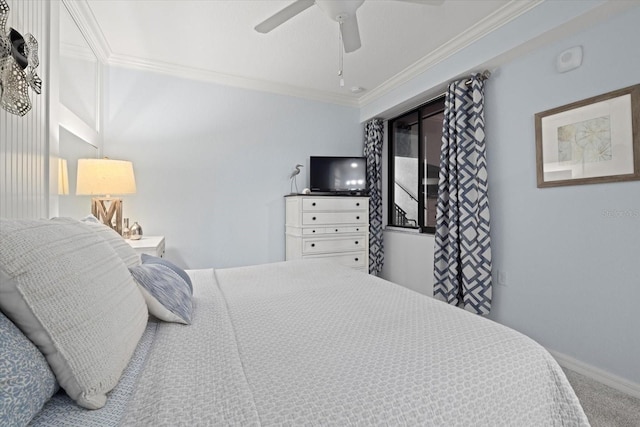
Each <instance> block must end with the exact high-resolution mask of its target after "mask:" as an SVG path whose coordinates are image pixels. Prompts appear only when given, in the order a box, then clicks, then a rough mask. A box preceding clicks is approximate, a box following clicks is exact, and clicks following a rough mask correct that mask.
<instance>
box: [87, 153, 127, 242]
mask: <svg viewBox="0 0 640 427" xmlns="http://www.w3.org/2000/svg"><path fill="white" fill-rule="evenodd" d="M135 192H136V180H135V176H134V174H133V164H132V163H131V162H128V161H126V160H112V159H108V158H104V159H78V176H77V185H76V194H77V195H90V196H98V195H100V196H102V197H93V198H92V199H91V213H92V214H93V216H95V217H96V218H98V220H100V221H101V222H102V223H104V224H106V225H108V226H109V227H111V228H113V229H114V230H116V231H117V232H118V234H120V235H122V199H119V198H117V197H112V195H121V194H134V193H135Z"/></svg>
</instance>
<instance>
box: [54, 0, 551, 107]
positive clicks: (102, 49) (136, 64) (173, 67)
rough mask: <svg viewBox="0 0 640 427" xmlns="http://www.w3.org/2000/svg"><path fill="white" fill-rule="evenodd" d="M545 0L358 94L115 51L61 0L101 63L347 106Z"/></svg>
mask: <svg viewBox="0 0 640 427" xmlns="http://www.w3.org/2000/svg"><path fill="white" fill-rule="evenodd" d="M544 1H545V0H531V1H520V0H511V1H510V2H509V3H507V4H506V5H504V6H503V7H501V8H500V9H498V10H497V11H495V12H494V13H492V14H491V15H489V16H487V17H486V18H484V19H482V20H481V21H479V22H478V23H476V24H475V25H473V26H471V27H469V29H467V30H466V31H465V32H463V33H462V34H460V35H458V36H456V37H454V38H453V39H451V40H449V41H448V42H447V43H445V44H444V45H442V46H440V47H439V48H438V49H436V50H435V51H433V52H431V53H430V54H428V55H427V56H425V57H423V58H421V59H420V60H418V61H416V62H415V63H413V64H412V65H410V66H409V67H407V68H405V69H404V70H402V71H401V72H399V73H397V74H396V75H394V76H393V77H391V78H390V79H388V80H386V81H385V82H384V83H382V84H381V85H379V86H377V87H376V88H374V89H371V90H369V91H368V92H366V93H364V94H362V95H361V96H360V97H355V96H353V95H341V94H336V93H332V92H326V91H320V90H314V89H307V88H302V87H298V86H293V85H287V84H282V83H275V82H268V81H264V80H259V79H253V78H248V77H243V76H237V75H230V74H224V73H219V72H215V71H210V70H202V69H197V68H191V67H185V66H182V65H177V64H170V63H162V62H159V61H151V60H147V59H143V58H139V57H132V56H127V55H120V54H115V53H113V51H112V50H111V48H110V46H109V43H108V42H107V40H106V38H105V37H104V34H103V33H102V30H101V29H100V26H99V25H98V22H97V21H96V19H95V16H94V15H93V12H92V11H91V7H90V6H89V4H88V3H87V1H86V0H62V3H63V4H64V5H65V6H66V7H67V9H68V10H69V12H70V14H71V16H72V18H73V19H74V21H75V22H76V23H77V24H78V27H79V28H80V31H81V32H82V34H83V35H84V37H85V38H86V39H87V42H88V43H89V46H90V47H91V49H92V50H93V51H94V52H95V53H96V56H97V57H98V60H99V61H100V62H101V63H103V64H108V65H113V66H119V67H124V68H130V69H137V70H143V71H152V72H156V73H162V74H166V75H172V76H176V77H181V78H185V79H194V80H199V81H206V82H212V83H217V84H221V85H227V86H233V87H238V88H244V89H251V90H257V91H262V92H269V93H274V94H279V95H287V96H294V97H298V98H305V99H311V100H315V101H321V102H328V103H333V104H339V105H345V106H349V107H363V106H365V105H367V104H369V103H370V102H372V101H374V100H376V99H378V98H380V97H382V96H383V95H385V94H387V93H388V92H390V91H392V90H393V89H395V88H397V87H398V86H400V85H402V84H403V83H406V82H407V81H409V80H411V79H413V78H415V77H416V76H418V75H420V74H422V73H424V72H425V71H427V70H428V69H430V68H431V67H433V66H435V65H436V64H438V63H440V62H442V61H443V60H445V59H447V58H448V57H450V56H452V55H454V54H456V53H457V52H459V51H460V50H462V49H464V48H465V47H467V46H469V45H470V44H472V43H474V42H476V41H478V40H479V39H481V38H482V37H484V36H486V35H487V34H489V33H491V32H492V31H494V30H496V29H498V28H500V27H501V26H503V25H505V24H506V23H508V22H510V21H511V20H513V19H515V18H517V17H518V16H520V15H522V14H524V13H526V12H527V11H529V10H531V9H533V8H535V7H536V6H538V5H540V4H541V3H543V2H544Z"/></svg>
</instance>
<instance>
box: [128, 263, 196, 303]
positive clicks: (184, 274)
mask: <svg viewBox="0 0 640 427" xmlns="http://www.w3.org/2000/svg"><path fill="white" fill-rule="evenodd" d="M141 259H142V263H143V264H161V265H164V266H165V267H169V268H170V269H172V270H173V271H174V272H176V273H177V274H178V276H180V277H182V280H184V281H185V282H186V283H187V285H189V291H190V292H191V295H193V284H192V283H191V278H190V277H189V275H188V274H187V272H186V271H184V270H183V269H181V268H180V267H178V266H177V265H175V264H173V263H171V262H169V261H167V260H166V259H163V258H158V257H157V256H153V255H148V254H142V257H141Z"/></svg>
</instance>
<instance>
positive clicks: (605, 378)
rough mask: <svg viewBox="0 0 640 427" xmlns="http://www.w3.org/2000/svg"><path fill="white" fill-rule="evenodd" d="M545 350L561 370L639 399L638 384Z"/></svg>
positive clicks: (639, 388) (569, 357) (639, 386)
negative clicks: (579, 375)
mask: <svg viewBox="0 0 640 427" xmlns="http://www.w3.org/2000/svg"><path fill="white" fill-rule="evenodd" d="M547 350H548V351H549V353H551V355H552V356H553V358H554V359H556V361H557V362H558V364H559V365H560V366H562V367H563V368H567V369H570V370H572V371H574V372H577V373H579V374H581V375H584V376H585V377H589V378H591V379H593V380H595V381H598V382H599V383H602V384H604V385H607V386H609V387H611V388H615V389H616V390H619V391H621V392H623V393H626V394H628V395H631V396H633V397H637V398H638V399H640V384H636V383H634V382H631V381H629V380H626V379H624V378H620V377H618V376H616V375H613V374H611V373H609V372H606V371H603V370H602V369H599V368H596V367H594V366H591V365H588V364H586V363H584V362H581V361H579V360H577V359H574V358H573V357H571V356H567V355H566V354H562V353H558V352H557V351H554V350H549V349H547Z"/></svg>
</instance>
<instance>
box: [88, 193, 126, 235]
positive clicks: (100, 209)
mask: <svg viewBox="0 0 640 427" xmlns="http://www.w3.org/2000/svg"><path fill="white" fill-rule="evenodd" d="M91 213H92V214H93V216H95V217H96V218H98V220H100V221H101V222H102V223H103V224H105V225H108V226H109V227H111V228H113V229H114V230H115V231H116V232H117V233H118V234H120V235H122V199H118V198H116V197H93V198H92V199H91Z"/></svg>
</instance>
